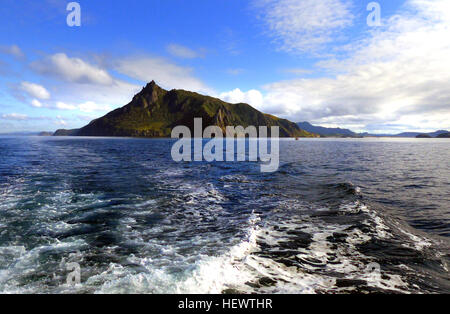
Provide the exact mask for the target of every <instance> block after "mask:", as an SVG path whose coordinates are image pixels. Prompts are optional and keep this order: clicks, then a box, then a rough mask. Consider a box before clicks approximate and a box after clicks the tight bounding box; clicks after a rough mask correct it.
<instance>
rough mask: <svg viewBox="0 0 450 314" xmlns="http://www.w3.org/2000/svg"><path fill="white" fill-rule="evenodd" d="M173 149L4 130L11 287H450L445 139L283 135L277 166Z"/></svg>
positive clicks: (2, 283) (1, 180)
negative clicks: (195, 156) (192, 156)
mask: <svg viewBox="0 0 450 314" xmlns="http://www.w3.org/2000/svg"><path fill="white" fill-rule="evenodd" d="M171 143H172V141H170V140H145V139H105V138H90V139H87V138H38V137H29V138H0V292H3V293H14V292H19V293H73V292H75V293H224V292H240V293H253V292H257V293H263V292H264V293H267V292H268V293H272V292H273V293H326V292H363V293H365V292H400V293H411V292H412V293H416V292H419V293H429V292H431V293H435V292H447V293H448V292H450V275H449V267H450V250H449V248H450V241H449V237H450V206H449V205H450V193H449V190H450V189H449V187H450V172H449V169H450V164H449V160H450V149H449V148H450V141H449V140H445V139H442V140H423V139H421V140H416V139H411V140H403V139H401V140H399V139H397V140H381V139H373V140H369V139H358V140H318V139H314V140H300V141H294V140H284V141H282V142H281V145H280V156H281V166H280V169H279V171H278V172H276V173H274V174H269V173H267V174H262V173H260V171H259V170H260V168H259V164H258V163H250V162H247V163H212V164H209V163H175V162H173V161H172V160H171V157H170V148H171ZM70 262H75V263H78V264H79V265H80V266H81V284H80V285H77V286H75V287H72V286H69V285H67V284H66V276H67V274H68V271H67V270H66V265H67V263H70ZM374 263H375V264H374ZM377 265H380V271H379V272H378V271H377Z"/></svg>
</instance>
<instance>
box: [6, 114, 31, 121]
mask: <svg viewBox="0 0 450 314" xmlns="http://www.w3.org/2000/svg"><path fill="white" fill-rule="evenodd" d="M1 117H2V119H4V120H15V121H24V120H28V116H27V115H26V114H20V113H8V114H2V115H1Z"/></svg>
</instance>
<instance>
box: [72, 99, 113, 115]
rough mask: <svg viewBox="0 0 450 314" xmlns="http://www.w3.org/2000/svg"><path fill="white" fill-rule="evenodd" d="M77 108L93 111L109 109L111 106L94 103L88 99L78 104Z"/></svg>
mask: <svg viewBox="0 0 450 314" xmlns="http://www.w3.org/2000/svg"><path fill="white" fill-rule="evenodd" d="M78 109H79V110H80V111H83V112H88V113H89V112H94V111H110V110H111V107H110V106H108V105H100V104H96V103H95V102H93V101H88V102H85V103H82V104H80V105H78Z"/></svg>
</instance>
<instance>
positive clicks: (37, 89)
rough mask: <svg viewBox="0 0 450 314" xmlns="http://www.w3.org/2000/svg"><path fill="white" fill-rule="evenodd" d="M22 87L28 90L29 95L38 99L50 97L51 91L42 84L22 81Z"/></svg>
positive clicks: (23, 89) (25, 90)
mask: <svg viewBox="0 0 450 314" xmlns="http://www.w3.org/2000/svg"><path fill="white" fill-rule="evenodd" d="M20 89H21V90H22V91H24V92H26V93H27V94H28V95H30V96H31V97H34V98H38V99H49V98H50V92H49V91H48V90H47V89H46V88H45V87H44V86H42V85H39V84H34V83H30V82H22V83H21V84H20Z"/></svg>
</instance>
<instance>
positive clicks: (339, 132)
mask: <svg viewBox="0 0 450 314" xmlns="http://www.w3.org/2000/svg"><path fill="white" fill-rule="evenodd" d="M297 125H298V126H299V127H300V129H302V130H305V131H308V132H310V133H315V134H319V135H321V136H346V137H359V136H358V134H356V133H355V132H353V131H350V130H348V129H341V128H326V127H322V126H315V125H312V124H311V123H309V122H299V123H297Z"/></svg>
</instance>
